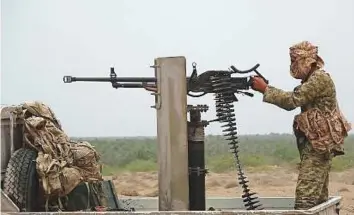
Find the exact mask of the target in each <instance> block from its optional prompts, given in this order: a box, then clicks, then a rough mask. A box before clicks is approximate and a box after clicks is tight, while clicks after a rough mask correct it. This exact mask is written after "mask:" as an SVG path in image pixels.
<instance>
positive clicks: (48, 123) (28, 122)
mask: <svg viewBox="0 0 354 215" xmlns="http://www.w3.org/2000/svg"><path fill="white" fill-rule="evenodd" d="M15 114H16V115H17V117H20V118H22V119H23V120H24V125H25V131H24V138H25V142H24V144H26V145H27V146H29V147H31V148H33V149H35V150H36V151H37V152H38V157H37V160H36V163H37V164H36V168H37V172H38V175H39V180H40V182H41V184H42V187H43V190H44V192H45V195H46V196H56V197H63V196H66V195H67V194H68V193H70V192H71V191H72V190H73V189H74V188H75V187H76V186H77V185H78V184H79V183H81V182H94V181H102V180H103V178H102V175H101V173H100V169H101V165H100V163H99V155H98V154H97V152H96V150H95V149H94V148H93V146H92V145H91V144H90V143H88V142H85V141H81V142H74V141H72V140H70V139H69V137H68V136H67V135H66V134H65V132H64V131H63V129H62V127H61V125H60V123H59V121H58V120H57V118H56V117H55V115H54V113H53V112H52V110H51V109H50V108H49V107H48V106H47V105H45V104H43V103H40V102H25V103H24V104H21V105H20V106H18V108H16V111H15Z"/></svg>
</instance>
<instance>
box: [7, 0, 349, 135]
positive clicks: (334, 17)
mask: <svg viewBox="0 0 354 215" xmlns="http://www.w3.org/2000/svg"><path fill="white" fill-rule="evenodd" d="M353 38H354V1H352V0H341V1H335V0H331V1H330V0H312V1H305V0H298V1H284V0H267V1H262V0H238V1H235V0H219V1H211V0H193V1H187V0H178V1H167V0H149V1H146V0H145V1H144V0H140V1H138V0H116V1H114V0H101V1H98V0H97V1H93V0H71V1H69V0H60V1H59V0H51V1H47V0H31V1H24V0H22V1H21V0H2V1H1V104H7V105H13V104H15V105H17V104H20V103H22V102H24V101H33V100H37V101H41V102H44V103H45V104H47V105H49V106H50V107H51V108H52V109H53V111H54V112H55V114H56V115H57V117H58V118H59V119H60V121H61V123H62V125H63V128H64V130H65V131H66V133H67V134H68V135H70V136H155V135H156V110H155V109H153V108H150V106H152V105H153V104H154V98H153V96H152V95H150V93H149V92H147V91H145V90H143V89H118V90H116V89H114V88H112V87H111V85H110V84H109V83H82V82H81V83H79V82H77V83H73V84H64V83H63V81H62V78H63V76H64V75H72V76H101V77H108V75H109V71H110V67H115V71H116V72H117V74H118V76H132V77H139V76H144V77H151V76H154V71H153V69H151V68H150V67H149V66H150V65H152V64H153V62H154V59H155V58H157V57H170V56H185V57H186V59H187V75H190V74H191V72H192V65H191V64H192V62H196V63H197V66H198V72H199V73H202V72H203V71H206V70H210V69H228V68H229V67H230V65H235V66H236V67H237V68H239V69H248V68H250V67H252V66H254V65H255V64H257V63H259V64H260V67H259V69H258V71H260V72H261V73H262V74H263V75H264V76H265V77H266V78H267V79H268V80H269V81H270V84H271V85H273V86H275V87H278V88H281V89H284V90H292V89H293V88H294V87H295V86H297V85H298V84H299V81H298V80H295V79H293V78H292V77H291V76H290V73H289V65H290V58H289V47H290V46H291V45H293V44H295V43H298V42H300V41H303V40H308V41H310V42H312V43H314V44H315V45H317V46H318V47H319V55H320V56H321V57H322V58H323V59H324V61H325V64H326V65H325V69H326V71H327V72H329V73H330V74H331V76H332V78H333V80H334V81H335V84H336V90H337V97H338V101H339V105H340V107H341V110H342V111H343V113H344V115H345V116H346V117H347V119H348V120H349V121H350V122H353V121H354V112H353V111H352V110H353V109H354V103H353V94H352V93H353V92H354V84H353V81H352V79H351V78H352V77H353V69H354V40H353ZM239 100H240V101H239V102H238V103H235V111H236V118H237V124H238V131H239V134H267V133H292V120H293V117H294V115H295V114H298V113H299V111H300V110H299V109H296V110H294V111H285V110H282V109H279V108H278V107H276V106H274V105H270V104H266V103H263V102H262V95H261V94H259V93H256V95H255V96H254V97H253V98H250V97H247V96H239ZM188 103H189V104H207V105H209V106H210V110H209V111H208V112H207V113H203V115H202V117H203V120H210V119H214V118H215V108H214V100H213V95H207V96H205V97H202V98H198V99H194V98H193V99H192V98H190V97H189V98H188ZM206 133H207V134H221V127H220V124H219V123H213V124H211V125H209V126H208V127H207V128H206Z"/></svg>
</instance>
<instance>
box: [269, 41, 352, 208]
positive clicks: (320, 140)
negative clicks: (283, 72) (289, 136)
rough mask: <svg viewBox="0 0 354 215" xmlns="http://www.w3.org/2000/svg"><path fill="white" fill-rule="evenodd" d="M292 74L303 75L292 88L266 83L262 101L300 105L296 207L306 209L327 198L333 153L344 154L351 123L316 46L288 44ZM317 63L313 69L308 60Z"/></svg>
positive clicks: (296, 130) (296, 127) (292, 106)
mask: <svg viewBox="0 0 354 215" xmlns="http://www.w3.org/2000/svg"><path fill="white" fill-rule="evenodd" d="M290 56H291V59H292V60H291V61H292V64H291V67H290V68H291V75H292V76H293V77H294V78H297V79H302V80H303V81H302V83H301V85H299V86H297V87H296V88H295V89H294V91H292V92H286V91H283V90H281V89H278V88H275V87H274V86H270V85H268V87H267V88H266V90H265V92H264V95H263V101H264V102H267V103H270V104H273V105H276V106H278V107H280V108H282V109H285V110H288V111H290V110H293V109H295V108H297V107H301V113H300V114H298V115H297V116H295V118H294V124H293V126H294V133H295V136H296V139H297V144H298V149H299V153H300V160H301V162H300V168H299V176H298V181H297V185H296V191H295V209H299V210H302V209H308V208H311V207H313V206H315V205H317V204H320V203H322V202H324V201H326V200H327V199H328V182H329V180H328V179H329V172H330V168H331V161H332V157H333V155H340V154H344V150H343V147H342V145H343V141H344V138H345V137H346V136H347V135H348V134H347V132H348V131H349V130H350V124H349V123H347V121H346V120H345V118H344V117H343V115H342V114H341V112H340V110H339V108H338V105H337V99H336V90H335V85H334V83H333V81H332V79H331V77H330V76H329V74H327V73H326V72H325V71H324V70H323V69H322V67H323V65H324V63H323V60H322V59H321V58H320V57H318V55H317V47H315V46H313V45H312V44H310V43H309V42H301V43H299V44H296V45H294V46H293V47H291V48H290ZM315 62H316V63H317V68H316V69H315V71H314V72H312V73H310V71H311V64H313V63H315Z"/></svg>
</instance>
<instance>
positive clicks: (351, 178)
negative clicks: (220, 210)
mask: <svg viewBox="0 0 354 215" xmlns="http://www.w3.org/2000/svg"><path fill="white" fill-rule="evenodd" d="M246 175H247V176H248V178H249V180H250V187H251V190H252V191H255V192H257V193H258V195H259V196H293V195H294V190H295V185H296V179H297V171H296V170H295V169H284V168H278V167H272V168H267V171H256V170H252V169H249V170H247V171H246ZM235 176H236V173H235V172H230V173H222V174H217V173H209V174H208V176H207V177H206V186H207V196H235V197H240V195H241V192H242V191H241V189H240V188H237V187H238V184H237V182H236V177H235ZM112 179H113V181H114V184H115V187H116V189H117V193H118V195H125V196H157V174H156V173H124V174H120V175H118V176H114V177H113V178H112ZM330 195H341V196H342V197H343V202H342V206H341V214H343V215H344V214H354V169H353V170H350V171H345V172H340V173H335V172H333V173H331V177H330Z"/></svg>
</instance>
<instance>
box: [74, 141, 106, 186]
mask: <svg viewBox="0 0 354 215" xmlns="http://www.w3.org/2000/svg"><path fill="white" fill-rule="evenodd" d="M71 151H72V153H73V162H74V163H73V165H74V166H76V167H78V168H79V169H80V172H81V175H82V177H83V178H84V180H85V181H96V180H103V178H102V175H101V173H100V170H101V165H100V164H99V163H98V162H97V161H98V160H99V155H98V153H97V152H96V150H95V149H94V148H93V146H92V145H91V144H90V143H89V142H86V141H82V142H78V143H76V144H74V146H73V147H72V148H71Z"/></svg>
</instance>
